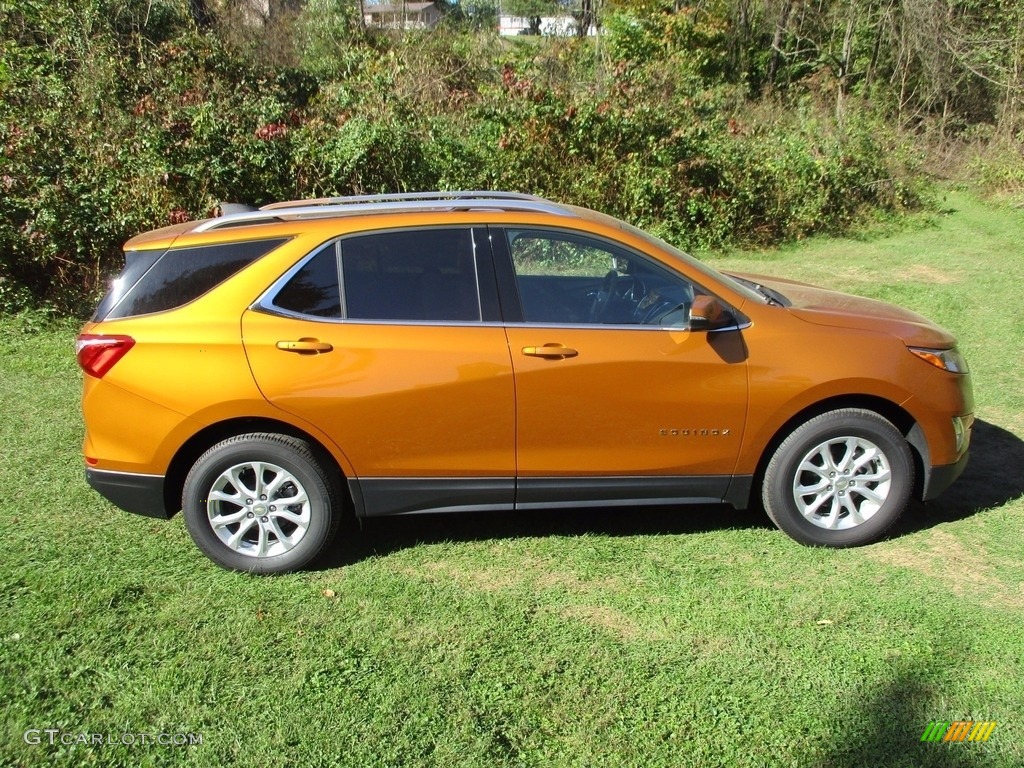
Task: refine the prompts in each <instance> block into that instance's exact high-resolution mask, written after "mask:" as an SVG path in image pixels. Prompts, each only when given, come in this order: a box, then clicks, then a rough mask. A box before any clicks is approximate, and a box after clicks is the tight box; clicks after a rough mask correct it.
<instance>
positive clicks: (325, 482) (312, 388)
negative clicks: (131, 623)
mask: <svg viewBox="0 0 1024 768" xmlns="http://www.w3.org/2000/svg"><path fill="white" fill-rule="evenodd" d="M225 207H226V208H229V210H228V211H225V212H224V213H223V215H221V216H220V217H218V218H214V219H207V220H205V221H200V222H191V223H186V224H180V225H177V226H173V227H167V228H165V229H160V230H156V231H153V232H149V233H146V234H144V235H140V236H138V237H136V238H134V239H132V240H131V241H129V242H128V243H127V245H126V246H125V250H126V254H125V256H126V258H125V267H124V270H123V271H122V272H121V274H120V276H119V277H118V278H117V279H116V280H114V282H113V286H112V288H111V290H110V292H109V293H108V294H107V296H106V297H105V298H104V299H103V301H102V302H101V303H100V305H99V307H98V308H97V310H96V313H95V314H94V316H93V318H92V320H91V321H90V322H88V323H87V324H86V326H85V328H84V329H83V331H82V334H81V335H80V336H79V337H78V342H77V353H78V360H79V363H80V365H81V367H82V369H83V371H84V372H85V377H84V388H83V395H82V409H83V411H84V415H85V425H86V435H85V442H84V453H85V462H86V477H87V479H88V481H89V483H90V484H91V485H92V487H93V488H95V489H96V490H97V491H99V492H100V493H101V494H102V495H104V496H105V497H106V498H107V499H109V500H110V501H112V502H113V503H114V504H116V505H118V506H119V507H121V508H122V509H125V510H127V511H129V512H135V513H139V514H143V515H148V516H151V517H160V518H170V517H171V516H172V515H173V514H175V513H176V512H177V511H178V510H179V509H181V510H183V511H184V516H185V523H186V525H187V527H188V530H189V532H190V534H191V535H192V538H193V539H194V540H195V542H196V544H197V545H198V546H199V547H200V549H202V550H203V552H205V553H206V554H207V555H208V556H209V557H210V558H211V559H212V560H213V561H215V562H216V563H218V564H219V565H221V566H224V567H226V568H232V569H237V570H242V571H252V572H258V573H274V572H281V571H288V570H294V569H297V568H301V567H303V566H305V565H307V564H308V563H309V562H310V561H311V560H312V559H313V558H314V557H316V556H317V555H318V553H320V552H321V551H322V550H323V549H324V548H325V547H327V546H328V544H329V543H330V541H331V538H332V536H333V534H334V532H335V530H336V528H337V524H338V521H339V519H340V517H341V516H342V515H343V514H347V513H354V514H355V515H357V516H360V517H372V516H378V515H403V514H411V513H417V512H462V511H488V510H515V509H537V508H541V509H551V510H554V509H557V508H560V507H567V506H573V507H580V506H582V507H592V506H633V505H655V504H659V505H663V504H672V505H679V504H687V503H700V504H712V503H722V502H724V503H726V504H729V505H732V506H733V507H734V508H743V507H746V506H747V505H748V504H750V503H751V502H752V501H753V500H756V499H757V498H758V497H759V498H760V500H761V501H762V502H763V504H764V507H765V509H766V510H767V512H768V514H769V516H770V517H771V519H772V520H773V521H774V522H775V523H776V524H777V525H778V526H779V527H780V528H781V529H782V530H784V531H785V532H786V533H787V534H789V535H790V536H792V537H793V538H794V539H796V540H798V541H800V542H803V543H805V544H812V545H824V546H833V547H845V546H852V545H857V544H864V543H867V542H871V541H873V540H875V539H878V538H879V537H880V536H881V535H882V534H883V532H884V531H885V530H886V529H887V528H889V526H890V525H892V523H893V522H894V521H895V520H896V519H897V518H898V517H899V515H900V513H901V512H902V511H903V510H904V508H905V507H906V506H907V503H908V501H909V499H910V498H911V496H915V497H917V498H920V499H931V498H933V497H935V496H936V495H938V494H939V493H941V492H942V491H943V490H944V489H945V488H946V487H947V486H949V484H950V483H952V482H953V481H954V480H955V479H956V477H957V476H958V475H959V474H960V472H961V471H962V470H963V468H964V465H965V463H966V461H967V449H968V443H969V441H970V433H971V427H972V423H973V415H972V411H973V403H972V396H971V384H970V378H969V375H968V372H967V366H966V364H965V363H964V360H963V358H962V357H961V356H960V354H959V353H958V352H957V350H956V346H955V340H954V338H953V337H952V336H951V335H950V334H949V333H947V332H946V331H944V330H942V329H941V328H939V327H937V326H935V325H934V324H932V323H931V322H929V321H928V320H926V319H925V318H923V317H921V316H919V315H916V314H914V313H911V312H909V311H907V310H903V309H899V308H897V307H893V306H890V305H888V304H884V303H881V302H878V301H872V300H869V299H862V298H856V297H853V296H848V295H845V294H841V293H836V292H834V291H830V290H824V289H821V288H814V287H811V286H808V285H804V284H800V283H795V282H788V281H784V280H769V279H761V278H752V277H744V276H741V275H726V274H722V273H720V272H717V271H715V270H713V269H711V268H709V267H707V266H705V265H703V264H701V263H699V262H698V261H696V260H694V259H693V258H691V257H689V256H687V255H686V254H683V253H681V252H680V251H678V250H676V249H675V248H673V247H672V246H670V245H668V244H666V243H664V242H662V241H661V240H658V239H656V238H654V237H652V236H650V235H648V234H645V233H644V232H642V231H640V230H637V229H635V228H633V227H631V226H629V225H628V224H625V223H623V222H621V221H618V220H616V219H613V218H611V217H608V216H605V215H602V214H599V213H595V212H593V211H588V210H585V209H581V208H576V207H572V206H568V205H560V204H557V203H554V202H551V201H549V200H544V199H542V198H538V197H533V196H529V195H520V194H515V193H503V192H437V193H417V194H405V195H374V196H365V197H347V198H334V199H321V200H306V201H295V202H286V203H276V204H274V205H268V206H265V207H264V208H261V209H253V208H247V207H245V206H230V207H228V206H225Z"/></svg>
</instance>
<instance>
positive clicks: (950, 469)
mask: <svg viewBox="0 0 1024 768" xmlns="http://www.w3.org/2000/svg"><path fill="white" fill-rule="evenodd" d="M968 456H970V451H967V452H965V453H964V455H963V456H961V457H960V459H959V460H958V461H957V462H956V463H955V464H946V465H944V466H941V467H929V468H928V469H927V470H925V473H924V488H923V489H922V492H921V501H931V500H932V499H934V498H936V497H938V496H939V495H940V494H941V493H942V492H943V491H945V490H946V489H947V488H949V486H951V485H952V484H953V483H954V481H956V479H957V478H958V477H960V475H961V474H962V473H963V471H964V468H965V467H966V466H967V457H968Z"/></svg>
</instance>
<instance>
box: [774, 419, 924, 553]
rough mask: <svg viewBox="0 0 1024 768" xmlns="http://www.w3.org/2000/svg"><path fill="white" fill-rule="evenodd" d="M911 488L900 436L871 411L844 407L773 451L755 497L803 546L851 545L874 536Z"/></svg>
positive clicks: (908, 461)
mask: <svg viewBox="0 0 1024 768" xmlns="http://www.w3.org/2000/svg"><path fill="white" fill-rule="evenodd" d="M913 487H914V461H913V457H912V456H911V454H910V448H909V447H908V446H907V442H906V440H904V438H903V435H901V434H900V432H899V430H897V429H896V428H895V427H894V426H893V425H892V424H891V423H890V422H889V421H888V420H886V419H885V418H883V417H882V416H880V415H879V414H877V413H874V412H873V411H867V410H861V409H857V408H844V409H842V410H837V411H830V412H828V413H824V414H822V415H820V416H816V417H815V418H813V419H811V420H810V421H807V422H806V423H804V424H803V425H801V426H800V427H798V428H797V429H796V430H794V431H793V433H792V434H791V435H790V436H789V437H787V438H786V439H785V440H784V441H783V442H782V444H781V445H780V446H779V447H778V449H777V450H776V451H775V454H774V455H773V456H772V458H771V461H770V462H769V463H768V468H767V469H766V470H765V476H764V486H763V488H762V499H763V501H764V506H765V510H766V511H767V512H768V516H769V517H771V519H772V521H773V522H774V523H775V524H776V525H777V526H778V527H779V528H781V529H782V530H783V531H785V532H786V533H787V534H789V535H790V536H791V537H792V538H794V539H796V540H797V541H799V542H802V543H804V544H811V545H816V546H826V547H852V546H857V545H860V544H868V543H870V542H872V541H875V540H877V539H878V538H880V537H881V536H882V534H883V533H885V531H886V530H887V529H888V528H889V527H890V526H891V525H892V524H893V523H894V522H896V520H897V519H898V518H899V516H900V515H901V514H902V513H903V510H904V509H906V506H907V503H908V502H909V501H910V494H911V491H912V490H913Z"/></svg>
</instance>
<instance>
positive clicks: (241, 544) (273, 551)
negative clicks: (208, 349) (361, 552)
mask: <svg viewBox="0 0 1024 768" xmlns="http://www.w3.org/2000/svg"><path fill="white" fill-rule="evenodd" d="M257 466H258V467H259V469H260V473H259V474H260V476H259V478H258V479H257ZM261 491H267V493H261ZM211 496H212V497H213V500H212V502H211ZM261 496H262V498H261ZM218 497H219V498H218ZM342 498H343V497H342V493H341V489H340V479H339V476H338V473H337V472H329V471H327V469H326V467H325V462H324V461H323V460H321V459H320V458H319V456H318V455H317V452H316V451H315V450H314V449H313V447H312V446H311V445H310V444H309V443H307V442H306V441H304V440H299V439H297V438H294V437H288V436H286V435H278V434H273V433H254V434H247V435H238V436H236V437H232V438H229V439H227V440H224V441H222V442H220V443H217V444H216V445H215V446H213V447H212V448H210V449H209V450H208V451H207V452H206V453H204V454H203V455H202V456H200V457H199V459H198V460H197V461H196V463H195V464H194V465H193V466H192V469H191V470H190V471H189V473H188V477H187V478H186V479H185V486H184V489H183V492H182V511H183V513H184V517H185V526H186V527H187V528H188V532H189V534H190V535H191V536H192V540H193V541H194V542H195V543H196V546H198V547H199V549H201V550H202V551H203V553H204V554H206V556H207V557H209V558H210V559H211V560H213V562H215V563H217V565H219V566H221V567H223V568H227V569H228V570H233V571H245V572H248V573H265V574H269V573H286V572H288V571H294V570H298V569H300V568H303V567H305V566H307V565H309V563H310V562H312V561H313V560H314V559H315V558H316V557H317V556H318V555H319V554H320V553H321V552H322V551H323V550H324V549H325V548H326V547H327V546H328V545H329V544H330V543H331V540H332V539H333V537H334V533H335V531H336V530H337V527H338V522H339V520H340V518H341V509H342ZM275 502H277V503H275ZM289 502H291V503H289ZM236 519H237V520H236Z"/></svg>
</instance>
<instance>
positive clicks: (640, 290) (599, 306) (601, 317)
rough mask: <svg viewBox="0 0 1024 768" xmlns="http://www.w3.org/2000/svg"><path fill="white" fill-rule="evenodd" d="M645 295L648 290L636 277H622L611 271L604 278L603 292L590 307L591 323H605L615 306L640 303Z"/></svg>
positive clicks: (595, 295)
mask: <svg viewBox="0 0 1024 768" xmlns="http://www.w3.org/2000/svg"><path fill="white" fill-rule="evenodd" d="M645 295H647V289H646V288H645V287H644V284H643V283H642V282H641V281H640V279H639V278H638V277H636V275H620V274H619V273H618V272H617V271H615V270H614V269H610V270H608V272H607V274H605V276H604V281H603V282H602V283H601V290H600V291H598V292H597V293H595V294H594V301H593V303H592V304H591V305H590V322H592V323H603V322H605V318H606V317H607V316H608V313H609V310H610V309H611V308H612V307H613V306H618V305H620V304H622V303H623V302H624V301H631V302H634V303H638V302H639V301H640V300H641V299H642V298H643V297H644V296H645Z"/></svg>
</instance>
